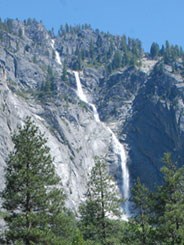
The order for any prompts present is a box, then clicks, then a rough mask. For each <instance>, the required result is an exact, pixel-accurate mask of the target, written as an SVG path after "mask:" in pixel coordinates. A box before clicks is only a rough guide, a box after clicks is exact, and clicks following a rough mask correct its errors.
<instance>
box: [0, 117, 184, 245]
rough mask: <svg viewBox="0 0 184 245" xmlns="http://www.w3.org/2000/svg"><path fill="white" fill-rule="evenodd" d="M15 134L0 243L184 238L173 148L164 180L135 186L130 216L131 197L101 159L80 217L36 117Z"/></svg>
mask: <svg viewBox="0 0 184 245" xmlns="http://www.w3.org/2000/svg"><path fill="white" fill-rule="evenodd" d="M12 140H13V143H14V149H13V151H12V152H11V153H10V154H9V157H8V160H7V166H6V171H5V188H4V190H3V191H2V193H1V198H2V208H1V213H0V215H1V219H4V221H5V226H4V228H3V229H2V231H1V237H0V244H17V245H20V244H26V245H30V244H31V245H32V244H40V245H41V244H48V245H50V244H51V245H52V244H53V245H57V244H58V245H92V244H93V245H120V244H127V245H128V244H131V245H139V244H140V245H144V244H145V245H151V244H161V245H173V244H184V167H177V165H176V164H175V163H174V162H173V161H172V159H171V155H170V154H169V153H167V154H165V155H164V166H163V168H162V169H161V173H162V174H163V184H162V185H161V186H158V187H157V189H156V190H155V191H153V192H152V191H149V190H148V189H147V188H146V187H145V186H144V185H143V184H142V183H141V181H140V180H139V179H138V180H137V182H136V184H135V185H134V187H133V188H132V199H131V201H132V202H133V203H134V211H133V215H132V217H130V218H129V221H128V222H126V221H123V220H122V209H121V205H122V203H123V202H124V201H125V200H123V199H122V198H121V195H120V193H119V191H118V189H117V187H116V184H115V181H114V180H113V178H112V177H111V176H110V174H109V171H108V167H107V164H106V162H105V160H103V159H100V158H96V159H95V166H94V167H93V168H92V169H91V172H90V174H89V180H88V183H87V191H86V194H85V201H83V202H82V203H81V205H80V206H79V210H78V216H77V217H76V216H75V215H74V214H73V212H72V211H71V210H69V209H67V208H66V207H65V200H66V198H67V197H66V195H65V193H64V190H63V187H62V183H61V179H60V178H59V177H58V176H57V174H56V172H55V168H54V164H53V159H52V157H51V155H50V151H49V148H48V147H47V145H46V143H47V140H46V139H45V137H44V135H43V134H42V133H41V132H40V131H39V129H38V127H37V126H36V125H35V123H34V122H33V121H32V120H31V118H29V117H28V118H26V120H25V122H24V125H23V126H20V127H18V129H17V131H16V132H15V134H14V135H13V137H12Z"/></svg>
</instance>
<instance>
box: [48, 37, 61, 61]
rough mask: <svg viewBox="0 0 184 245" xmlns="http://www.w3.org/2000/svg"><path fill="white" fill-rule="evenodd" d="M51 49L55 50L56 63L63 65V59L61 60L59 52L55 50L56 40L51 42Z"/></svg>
mask: <svg viewBox="0 0 184 245" xmlns="http://www.w3.org/2000/svg"><path fill="white" fill-rule="evenodd" d="M51 47H52V48H53V50H54V53H55V59H56V62H57V63H58V64H59V65H62V62H61V58H60V55H59V52H58V51H57V50H56V49H55V40H54V39H52V40H51Z"/></svg>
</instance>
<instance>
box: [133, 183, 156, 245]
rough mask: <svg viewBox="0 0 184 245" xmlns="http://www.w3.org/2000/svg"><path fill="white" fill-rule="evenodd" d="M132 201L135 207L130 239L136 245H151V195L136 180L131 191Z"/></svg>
mask: <svg viewBox="0 0 184 245" xmlns="http://www.w3.org/2000/svg"><path fill="white" fill-rule="evenodd" d="M132 201H133V202H134V204H135V205H136V210H135V216H134V217H133V219H132V221H133V222H132V224H131V221H130V230H131V229H132V228H133V227H134V229H135V228H136V227H137V229H135V230H134V236H133V237H132V238H133V240H134V239H135V240H134V242H135V241H136V244H140V245H146V244H147V245H148V244H152V243H151V239H152V238H151V234H152V233H153V229H152V226H151V217H152V205H153V200H152V195H151V192H150V191H149V190H148V189H147V188H146V187H145V186H144V185H143V184H142V183H141V182H140V179H138V180H137V182H136V184H135V186H134V188H133V189H132ZM131 225H132V227H131Z"/></svg>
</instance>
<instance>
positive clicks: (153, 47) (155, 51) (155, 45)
mask: <svg viewBox="0 0 184 245" xmlns="http://www.w3.org/2000/svg"><path fill="white" fill-rule="evenodd" d="M159 50H160V48H159V45H158V43H155V42H153V43H152V45H151V48H150V56H151V58H152V59H155V58H157V57H158V55H159Z"/></svg>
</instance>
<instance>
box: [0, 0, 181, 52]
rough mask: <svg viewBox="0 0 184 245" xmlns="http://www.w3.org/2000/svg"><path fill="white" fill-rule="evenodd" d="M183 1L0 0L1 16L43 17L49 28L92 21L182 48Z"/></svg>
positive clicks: (101, 26) (147, 41)
mask: <svg viewBox="0 0 184 245" xmlns="http://www.w3.org/2000/svg"><path fill="white" fill-rule="evenodd" d="M183 12H184V0H0V17H1V18H2V19H6V18H18V19H27V18H28V17H31V18H36V19H37V20H42V21H43V23H44V24H45V26H46V27H47V28H48V29H51V27H54V29H55V31H57V30H58V28H59V27H60V25H61V24H65V23H68V24H72V25H74V24H84V23H87V24H91V25H92V27H93V28H95V29H96V28H98V29H99V30H102V31H108V32H110V33H112V34H118V35H122V34H125V35H127V36H129V37H132V38H138V39H140V40H141V41H142V43H143V47H144V48H145V49H146V50H147V51H148V50H149V48H150V45H151V43H152V42H153V41H156V42H158V43H159V44H160V45H161V44H163V43H165V40H169V42H171V43H173V44H178V45H181V46H182V47H183V48H184V13H183Z"/></svg>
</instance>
